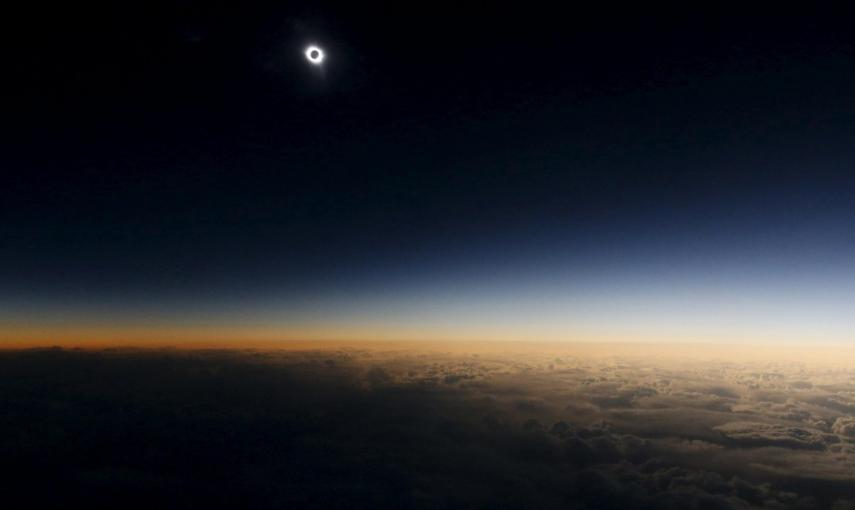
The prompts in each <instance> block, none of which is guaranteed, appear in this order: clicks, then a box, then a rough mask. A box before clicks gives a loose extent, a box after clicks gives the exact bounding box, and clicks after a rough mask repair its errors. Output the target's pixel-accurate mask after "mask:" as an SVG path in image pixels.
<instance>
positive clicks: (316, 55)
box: [304, 46, 324, 66]
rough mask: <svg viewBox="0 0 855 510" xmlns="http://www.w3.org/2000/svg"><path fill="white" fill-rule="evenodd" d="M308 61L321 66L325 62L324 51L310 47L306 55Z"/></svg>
mask: <svg viewBox="0 0 855 510" xmlns="http://www.w3.org/2000/svg"><path fill="white" fill-rule="evenodd" d="M304 55H306V59H307V60H308V61H309V62H311V63H312V64H314V65H316V66H317V65H321V63H322V62H323V61H324V50H322V49H320V48H318V47H317V46H309V47H308V48H306V51H305V53H304Z"/></svg>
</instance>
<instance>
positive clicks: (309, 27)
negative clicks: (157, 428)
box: [0, 1, 855, 319]
mask: <svg viewBox="0 0 855 510" xmlns="http://www.w3.org/2000/svg"><path fill="white" fill-rule="evenodd" d="M27 9H28V10H27V12H16V13H14V15H10V17H9V19H8V23H9V24H10V25H11V27H10V28H11V30H10V31H7V36H8V37H9V43H7V44H6V49H7V50H11V51H10V52H9V53H10V55H9V57H8V58H7V60H6V62H5V64H4V67H5V68H6V71H5V73H4V82H6V85H11V92H10V93H6V94H5V95H4V106H3V109H4V121H5V122H4V124H5V126H6V128H7V129H6V130H5V131H6V132H5V134H4V142H5V143H4V150H3V151H2V155H0V165H2V171H3V181H2V186H0V221H2V223H0V229H2V230H0V235H2V237H0V304H4V305H6V307H7V310H9V309H13V310H17V312H14V313H23V311H22V310H24V309H29V310H31V311H32V310H35V312H34V313H39V310H45V312H44V313H46V314H47V313H48V311H47V310H53V308H41V307H45V306H49V305H50V306H57V303H59V304H63V305H62V306H69V305H68V303H76V304H77V305H79V306H80V307H81V309H85V308H86V306H88V305H92V306H93V307H96V308H97V306H103V305H104V303H111V302H115V301H116V300H119V301H121V302H122V303H124V304H123V305H121V306H122V307H123V308H127V309H129V310H135V309H143V308H145V309H150V308H157V306H158V305H152V303H160V304H161V305H163V304H164V303H176V302H180V303H184V304H186V303H188V302H194V303H197V306H199V307H202V308H204V307H205V306H208V305H205V304H204V303H209V302H217V303H222V302H228V301H229V300H232V301H234V300H238V301H239V300H247V302H252V303H258V302H261V301H264V299H266V298H267V297H270V296H276V297H278V298H281V299H286V300H287V299H298V300H299V299H300V297H301V296H305V295H309V294H311V295H312V296H325V295H331V294H330V293H335V292H341V289H354V288H355V289H365V288H370V289H375V290H377V292H380V293H383V292H388V293H392V294H393V295H394V293H395V292H399V291H400V292H403V290H402V289H404V290H406V289H409V290H412V291H413V292H415V291H416V290H419V289H420V290H419V292H422V291H424V292H428V293H430V292H438V291H437V289H438V288H442V282H454V281H463V282H468V281H469V280H466V278H471V279H472V281H471V282H472V287H469V288H470V289H471V288H479V289H481V291H482V293H490V292H499V291H498V290H496V289H497V288H498V287H495V286H493V287H491V285H494V284H495V283H496V282H497V281H498V282H499V287H502V286H503V285H504V286H505V287H508V288H517V287H514V285H512V282H517V283H519V285H522V286H523V287H525V286H526V285H529V286H531V285H534V284H532V283H531V282H540V283H542V282H544V281H549V280H552V279H553V276H554V275H555V274H560V275H565V276H566V275H567V274H570V275H571V276H572V277H573V278H575V279H576V280H579V279H584V277H586V275H587V276H588V277H589V276H590V275H591V274H593V273H596V272H597V271H600V272H601V273H608V274H610V275H612V276H613V277H614V278H617V277H615V276H614V275H635V276H633V277H632V278H635V279H633V280H632V281H637V278H636V276H637V275H638V274H642V275H643V274H646V273H647V272H649V271H650V270H651V268H659V267H662V266H667V267H670V268H674V267H678V268H680V269H679V271H677V273H674V274H672V276H673V277H674V278H675V279H678V280H679V279H680V278H679V277H680V275H683V276H685V275H686V274H690V275H694V276H695V277H697V278H696V280H697V281H700V282H701V284H703V283H704V279H703V278H704V274H706V273H704V271H706V270H709V269H710V268H712V271H713V272H715V274H718V275H730V276H731V277H734V278H735V279H737V280H742V281H744V277H745V275H746V274H750V276H751V278H759V279H761V280H762V279H763V278H766V280H764V281H767V280H768V281H781V280H782V279H788V278H790V277H791V276H792V274H794V272H795V274H797V275H802V276H804V278H805V279H806V280H807V281H810V282H813V284H815V285H819V286H821V285H822V282H824V281H834V280H837V281H839V278H836V275H837V276H840V275H848V274H851V272H850V270H852V269H855V266H853V263H851V262H846V261H847V260H848V259H850V258H851V257H848V256H847V254H851V253H852V249H853V248H855V238H853V235H852V234H851V233H849V230H850V226H851V223H852V220H853V219H855V206H853V199H855V172H853V170H852V169H853V168H855V166H853V164H855V151H853V147H855V145H853V144H852V139H853V135H854V134H855V86H853V83H855V30H853V28H855V26H853V24H855V17H853V16H852V14H853V13H852V12H850V11H847V12H843V11H839V12H832V11H824V12H819V11H815V12H813V11H811V12H806V11H804V10H793V11H781V10H779V9H775V10H764V9H757V10H754V11H752V10H750V9H746V8H745V7H744V6H743V7H740V8H739V9H725V8H720V9H718V10H708V9H701V8H696V9H694V10H692V9H689V8H685V7H682V8H673V7H668V8H665V7H662V8H656V7H652V6H650V5H648V4H645V5H644V7H643V8H634V9H626V8H624V7H623V6H620V5H619V4H617V3H615V4H612V5H602V6H600V7H597V8H596V9H595V8H593V7H590V6H586V7H581V6H576V7H572V8H567V9H562V10H557V9H556V8H555V7H554V6H551V7H550V6H537V5H535V4H531V3H529V2H521V3H519V4H518V5H513V6H509V7H496V6H490V5H487V6H483V7H481V8H475V7H460V6H457V7H447V6H440V5H434V4H426V5H421V6H413V5H410V4H407V3H397V4H392V5H375V6H368V5H365V4H364V3H362V2H341V3H340V4H339V3H334V2H321V3H319V2H307V3H305V4H302V5H301V4H300V3H295V2H207V1H206V2H202V1H199V2H192V1H183V2H151V1H147V2H121V3H109V4H107V3H105V5H95V4H91V5H79V4H78V3H73V4H68V5H65V6H63V7H59V8H55V7H53V6H51V7H48V6H33V7H29V8H27ZM309 43H316V44H318V45H320V46H321V47H323V48H324V49H325V50H326V52H327V55H328V58H327V60H326V61H325V62H324V65H323V67H322V68H314V67H312V66H310V65H309V64H308V63H307V62H306V60H305V59H304V57H303V55H302V50H303V48H305V46H306V45H307V44H309ZM570 266H572V267H570ZM568 267H569V269H568ZM770 268H771V269H770ZM680 271H684V272H682V273H681V272H680ZM716 271H717V272H716ZM764 271H766V272H765V273H764ZM836 272H837V273H836ZM598 274H599V273H598ZM669 274H670V273H669ZM699 275H700V276H699ZM627 278H630V277H627ZM460 279H462V280H460ZM619 281H621V282H623V283H626V281H628V280H625V279H624V280H619ZM666 281H670V280H667V278H666ZM799 281H801V280H799ZM847 281H848V280H847ZM437 282H438V283H437ZM818 282H819V283H818ZM663 285H665V286H666V287H667V284H663ZM505 287H502V288H503V289H504V290H507V289H506V288H505ZM427 288H430V289H432V290H430V291H426V290H425V289H427ZM526 288H528V287H526ZM853 288H855V287H853ZM448 289H452V287H449V288H448ZM448 289H447V292H451V293H453V289H452V290H448ZM491 289H492V290H491ZM660 290H661V289H660ZM837 290H838V291H840V292H847V291H848V290H850V287H845V288H841V289H837ZM325 293H326V294H325ZM345 295H347V293H345ZM199 303H202V304H199ZM9 305H12V306H11V308H10V307H9ZM77 305H75V306H77ZM163 306H166V305H163ZM169 306H171V304H170V305H169ZM211 306H213V305H211ZM333 309H334V307H333ZM78 311H79V310H78ZM51 313H52V312H51ZM0 318H2V317H0ZM7 318H8V317H7ZM12 318H13V319H14V317H12Z"/></svg>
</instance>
